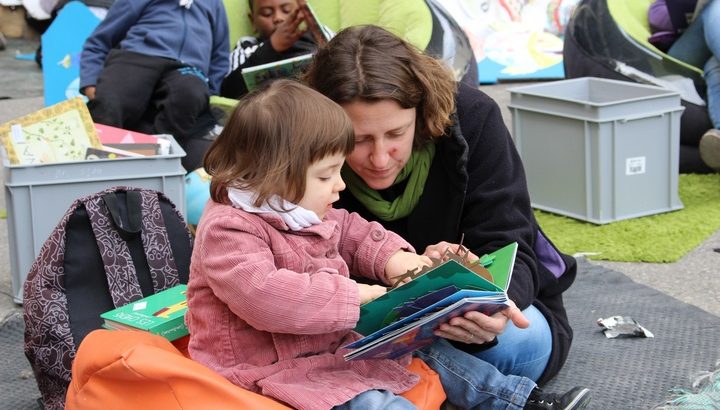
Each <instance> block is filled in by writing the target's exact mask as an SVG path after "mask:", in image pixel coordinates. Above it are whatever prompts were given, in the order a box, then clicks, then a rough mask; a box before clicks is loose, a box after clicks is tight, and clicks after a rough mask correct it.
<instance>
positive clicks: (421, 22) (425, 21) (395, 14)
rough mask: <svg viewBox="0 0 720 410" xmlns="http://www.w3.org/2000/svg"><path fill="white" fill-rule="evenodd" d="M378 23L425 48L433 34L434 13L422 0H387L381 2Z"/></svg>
mask: <svg viewBox="0 0 720 410" xmlns="http://www.w3.org/2000/svg"><path fill="white" fill-rule="evenodd" d="M378 14H379V18H378V21H377V23H376V24H377V25H379V26H380V27H384V28H386V29H387V30H388V31H390V32H391V33H394V34H395V35H397V36H399V37H402V38H404V39H405V41H407V42H409V43H411V44H413V45H415V47H417V48H419V49H420V50H425V48H426V47H427V45H428V43H430V36H431V35H432V15H431V14H430V9H429V8H428V6H427V4H426V3H425V2H424V1H422V0H386V1H382V2H381V3H380V12H379V13H378Z"/></svg>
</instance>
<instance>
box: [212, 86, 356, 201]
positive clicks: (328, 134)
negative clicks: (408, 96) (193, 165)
mask: <svg viewBox="0 0 720 410" xmlns="http://www.w3.org/2000/svg"><path fill="white" fill-rule="evenodd" d="M354 147H355V136H354V133H353V127H352V123H351V122H350V119H349V118H348V117H347V115H346V114H345V111H344V110H343V109H342V108H341V107H340V106H339V105H337V104H336V103H334V102H332V101H331V100H330V99H329V98H327V97H325V96H323V95H322V94H320V93H319V92H317V91H315V90H313V89H311V88H309V87H307V86H305V85H303V84H300V83H299V82H297V81H293V80H277V81H274V82H272V83H270V84H269V85H268V86H267V87H264V88H261V89H260V90H258V91H255V92H253V93H250V94H248V95H246V96H245V97H243V98H242V99H241V100H240V102H239V103H238V105H237V107H236V108H235V110H234V111H233V112H232V114H231V115H230V118H229V120H228V122H227V123H226V125H225V128H224V129H223V131H222V133H221V134H220V136H219V137H218V138H217V140H216V141H215V142H214V143H213V144H212V146H210V148H209V149H208V151H207V153H206V154H205V159H204V166H205V170H206V171H207V173H208V174H210V175H211V176H212V180H211V182H210V196H211V198H212V199H213V200H214V201H216V202H221V203H226V202H227V189H228V188H231V187H232V188H238V189H242V190H249V191H253V192H254V193H256V195H257V197H256V199H255V206H260V205H261V204H263V203H264V202H266V201H267V200H268V199H269V198H270V197H271V196H273V195H278V196H280V197H281V198H283V199H285V200H287V201H289V202H293V203H297V202H298V201H300V200H301V199H302V197H303V195H304V194H305V176H306V173H307V169H308V167H309V166H310V165H312V164H313V163H315V162H317V161H319V160H321V159H323V158H325V157H326V156H328V155H333V154H337V153H342V154H344V155H348V154H349V153H350V152H352V150H353V148H354Z"/></svg>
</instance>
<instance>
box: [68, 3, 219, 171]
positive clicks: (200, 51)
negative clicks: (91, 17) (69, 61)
mask: <svg viewBox="0 0 720 410" xmlns="http://www.w3.org/2000/svg"><path fill="white" fill-rule="evenodd" d="M229 48H230V45H229V34H228V23H227V16H226V15H225V7H224V5H223V3H222V0H203V1H196V2H193V0H156V1H147V0H117V1H115V3H113V5H112V6H111V7H110V9H109V10H108V14H107V16H106V18H105V19H104V20H103V21H102V22H101V23H100V25H98V26H97V28H96V29H95V31H94V32H93V33H92V34H91V35H90V37H88V39H87V41H86V42H85V45H84V46H83V51H82V55H81V62H80V91H81V92H82V93H83V94H85V95H86V96H87V97H88V99H89V100H90V101H89V102H88V108H89V110H90V114H91V115H92V117H93V120H94V121H95V122H97V123H100V124H105V125H110V126H113V127H118V128H124V129H128V130H132V131H139V132H145V133H148V134H172V135H173V136H174V137H175V139H176V140H177V141H178V143H179V144H180V145H181V146H182V147H183V149H184V150H185V151H186V153H187V155H186V156H185V157H184V158H183V159H182V162H183V166H184V167H185V169H186V170H188V171H192V170H194V169H196V168H198V167H199V166H200V165H201V164H200V163H201V161H202V156H203V155H204V154H205V151H206V150H207V148H208V147H209V146H210V144H211V141H210V140H208V136H209V135H210V132H211V131H212V130H213V128H214V127H215V125H216V122H215V119H214V117H213V115H212V114H211V112H210V104H209V97H210V95H214V94H218V92H219V91H220V83H221V81H222V79H223V77H224V76H225V75H226V74H227V72H228V52H229Z"/></svg>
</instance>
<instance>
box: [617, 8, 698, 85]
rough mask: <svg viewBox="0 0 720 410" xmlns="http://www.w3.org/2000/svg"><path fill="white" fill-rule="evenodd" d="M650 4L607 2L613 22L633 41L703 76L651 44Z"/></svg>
mask: <svg viewBox="0 0 720 410" xmlns="http://www.w3.org/2000/svg"><path fill="white" fill-rule="evenodd" d="M650 4H652V0H607V5H608V9H609V10H610V15H611V16H612V18H613V20H615V22H616V23H617V24H618V26H619V27H620V28H621V29H622V30H623V31H624V32H625V33H627V34H628V35H630V37H632V39H633V40H635V41H636V42H638V43H639V44H640V45H642V46H643V47H645V48H646V49H648V50H650V51H652V52H653V53H656V54H658V55H659V56H660V57H662V58H663V59H665V60H668V61H672V62H673V63H675V64H678V65H681V66H683V67H685V68H687V69H689V70H692V71H694V72H696V73H698V74H700V76H702V74H703V71H702V69H700V68H697V67H694V66H692V65H690V64H688V63H686V62H684V61H681V60H678V59H677V58H674V57H671V56H669V55H667V54H665V53H663V52H662V51H660V50H658V49H657V48H655V46H653V45H652V44H650V42H649V41H648V37H650V34H651V33H650V25H649V23H648V19H647V11H648V8H649V7H650Z"/></svg>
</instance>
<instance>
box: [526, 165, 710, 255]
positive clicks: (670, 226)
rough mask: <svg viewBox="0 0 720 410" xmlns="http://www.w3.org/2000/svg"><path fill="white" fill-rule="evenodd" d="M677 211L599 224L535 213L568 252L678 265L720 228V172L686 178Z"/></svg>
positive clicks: (541, 223) (541, 212)
mask: <svg viewBox="0 0 720 410" xmlns="http://www.w3.org/2000/svg"><path fill="white" fill-rule="evenodd" d="M679 191H680V200H681V201H682V203H683V205H684V208H683V209H681V210H678V211H673V212H665V213H662V214H657V215H651V216H645V217H642V218H634V219H628V220H624V221H617V222H612V223H609V224H606V225H595V224H592V223H589V222H584V221H579V220H576V219H572V218H568V217H564V216H559V215H555V214H551V213H548V212H543V211H539V210H535V216H536V217H537V220H538V222H539V223H540V226H541V227H542V228H543V230H544V231H545V233H546V234H547V235H548V236H549V237H550V238H551V239H552V240H553V242H554V243H555V244H556V245H557V246H558V248H560V250H562V251H563V252H565V253H568V254H576V253H584V254H586V255H587V257H588V258H590V259H599V260H608V261H620V262H655V263H669V262H675V261H677V260H678V259H680V258H681V257H682V256H684V255H685V254H686V253H688V252H689V251H690V250H692V249H693V248H695V247H696V246H697V245H699V244H700V243H701V242H702V241H703V240H705V239H706V238H708V237H709V236H710V235H712V234H713V233H714V232H716V231H717V230H718V229H720V174H707V175H697V174H681V175H680V180H679Z"/></svg>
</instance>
